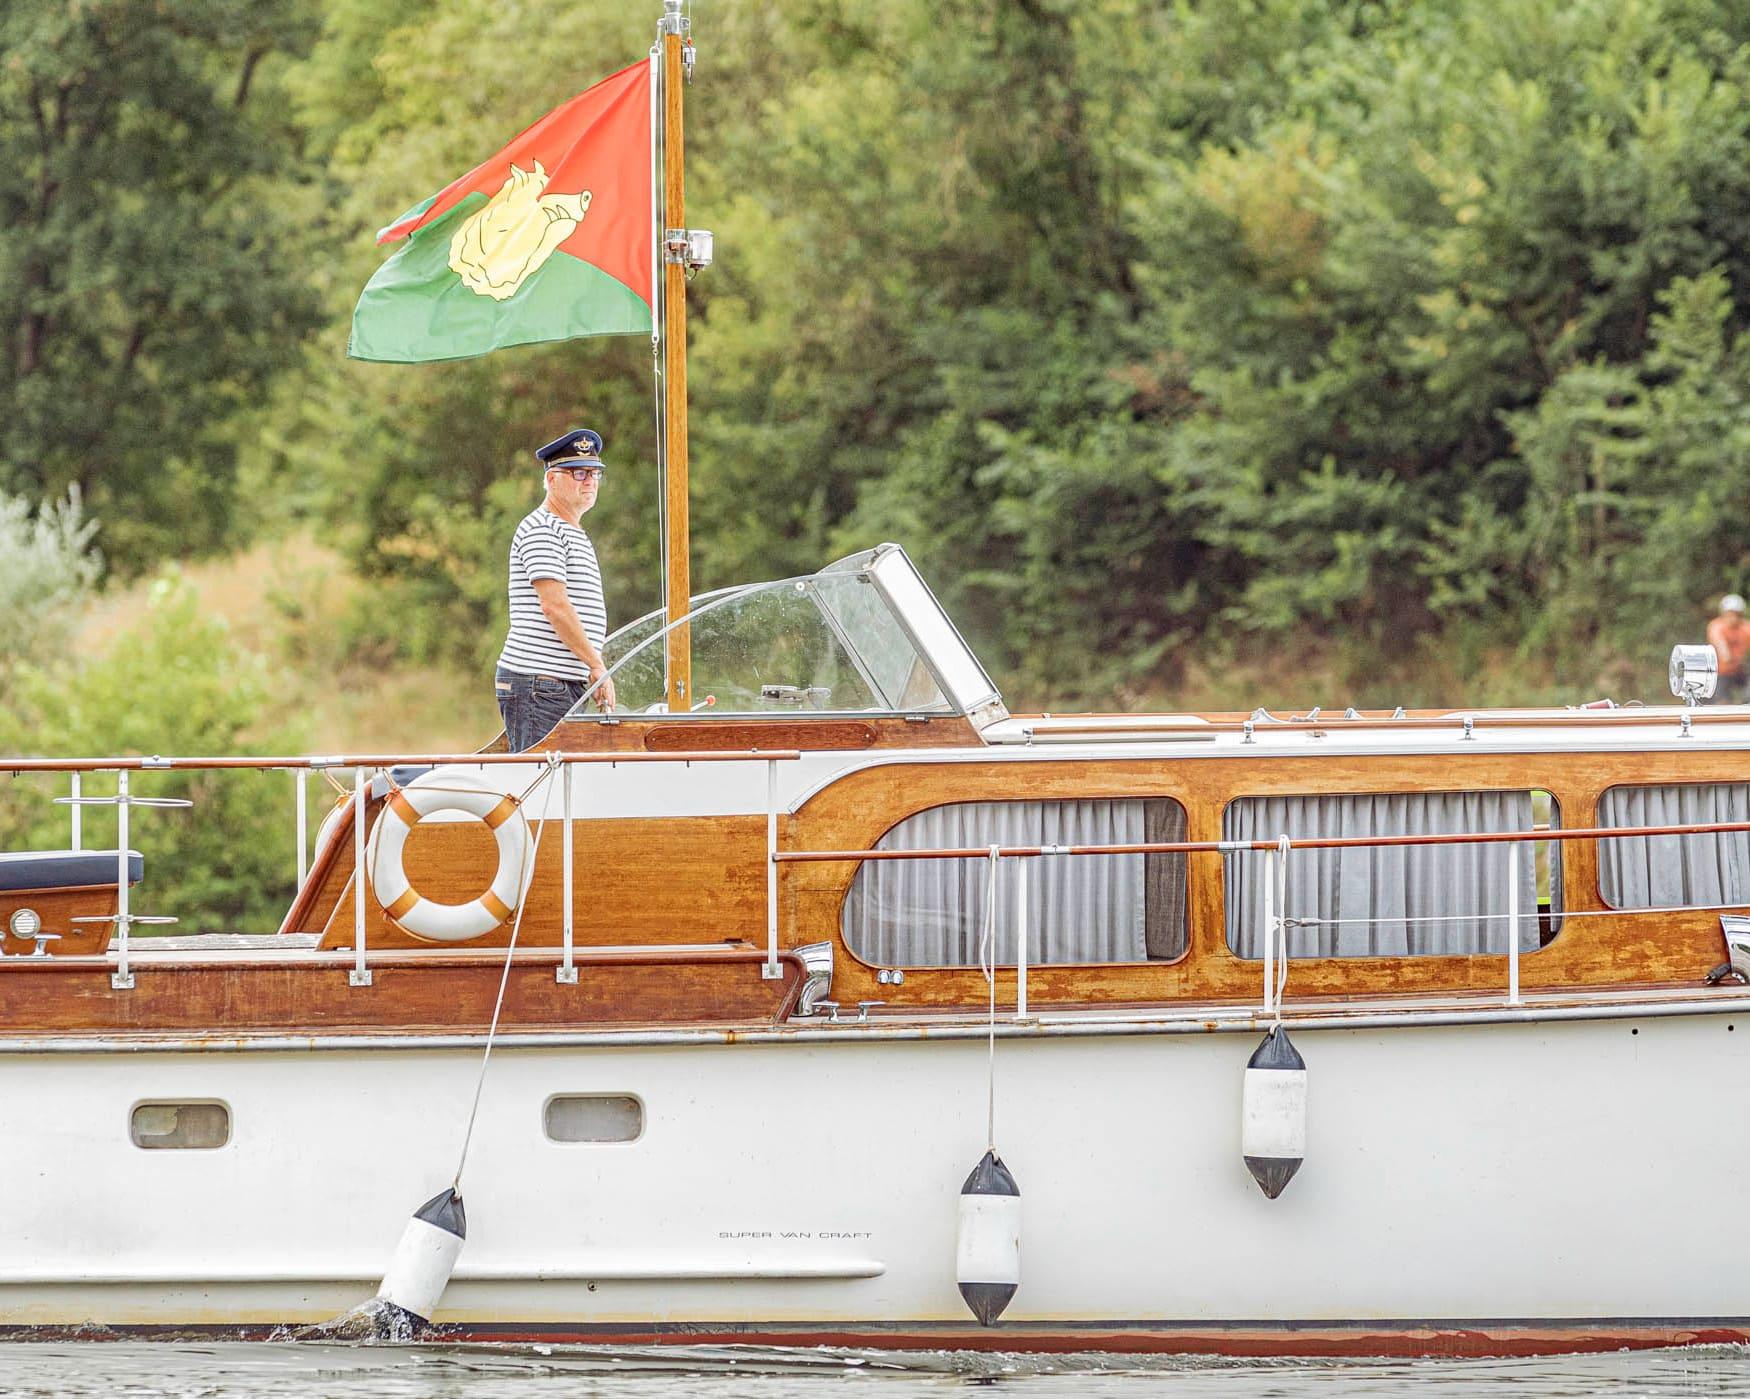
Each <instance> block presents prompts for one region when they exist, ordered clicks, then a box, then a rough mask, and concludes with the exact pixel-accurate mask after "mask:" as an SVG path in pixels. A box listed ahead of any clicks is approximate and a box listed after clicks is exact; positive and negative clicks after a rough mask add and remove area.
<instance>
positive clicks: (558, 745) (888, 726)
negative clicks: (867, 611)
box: [535, 714, 983, 753]
mask: <svg viewBox="0 0 1750 1400" xmlns="http://www.w3.org/2000/svg"><path fill="white" fill-rule="evenodd" d="M787 726H801V727H802V728H804V729H805V730H807V731H808V732H810V733H811V734H813V735H814V736H815V738H814V740H813V742H812V743H796V742H792V741H790V740H787V739H785V738H782V737H781V735H782V732H783V730H784V729H785V728H786V727H787ZM835 730H842V733H839V734H835V733H834V731H835ZM865 731H870V732H872V733H873V735H874V737H873V738H872V739H870V740H869V741H868V743H866V744H865V743H864V742H863V740H862V736H863V734H864V732H865ZM653 733H657V734H661V735H663V736H664V738H663V748H662V751H663V752H670V751H672V750H671V749H670V748H669V747H668V742H669V741H668V739H667V736H668V735H670V734H673V735H676V736H680V735H683V734H684V735H685V737H686V743H685V744H678V745H677V746H678V747H680V748H687V749H691V750H693V751H694V752H695V753H706V752H723V751H728V750H736V749H749V748H758V749H783V748H793V749H803V750H808V749H810V748H818V749H820V750H825V751H831V750H837V749H844V748H850V747H856V748H864V747H867V748H875V749H944V748H978V747H980V746H981V744H982V742H983V741H982V740H980V739H979V737H978V731H977V730H976V729H974V728H973V727H972V723H971V721H970V720H968V719H966V718H964V717H963V716H960V715H931V716H928V717H925V718H919V719H895V718H890V717H881V716H872V717H871V716H863V715H843V716H834V715H816V716H810V717H804V716H800V715H788V714H781V715H779V714H775V715H770V716H764V715H735V716H729V715H724V716H723V717H721V718H718V717H716V716H708V715H700V716H695V717H693V718H691V719H685V720H681V719H671V718H669V717H668V716H666V715H648V716H644V715H638V716H633V715H627V716H615V717H614V718H613V719H612V720H610V721H607V722H604V721H602V720H599V719H582V720H563V721H561V722H560V723H559V724H558V725H557V726H556V727H555V728H554V730H553V732H552V733H551V734H549V735H548V736H547V737H546V738H545V739H543V740H542V741H541V742H540V743H539V744H537V745H536V746H535V748H536V750H542V749H559V750H562V751H564V752H566V753H648V752H650V751H651V749H652V748H654V747H656V746H654V745H648V743H647V741H648V739H649V736H650V735H651V734H653ZM846 736H849V737H850V738H852V739H855V740H856V743H855V744H849V743H846V742H845V737H846Z"/></svg>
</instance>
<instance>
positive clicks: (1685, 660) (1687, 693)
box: [1667, 646, 1720, 709]
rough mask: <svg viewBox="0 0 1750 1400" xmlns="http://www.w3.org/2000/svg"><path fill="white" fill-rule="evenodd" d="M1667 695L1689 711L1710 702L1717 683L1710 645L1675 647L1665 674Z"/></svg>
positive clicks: (1717, 667) (1717, 663) (1716, 663)
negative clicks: (1669, 687)
mask: <svg viewBox="0 0 1750 1400" xmlns="http://www.w3.org/2000/svg"><path fill="white" fill-rule="evenodd" d="M1667 679H1668V680H1669V682H1670V684H1671V693H1672V694H1673V695H1675V696H1676V697H1677V698H1678V699H1679V700H1681V701H1682V702H1683V703H1684V704H1685V705H1687V706H1689V707H1690V708H1692V709H1693V708H1694V707H1695V706H1697V705H1699V704H1701V702H1702V701H1703V700H1711V699H1712V698H1713V694H1714V690H1715V688H1716V687H1717V686H1718V685H1719V680H1720V658H1719V656H1718V655H1717V654H1716V653H1715V651H1714V649H1713V648H1712V647H1711V646H1675V647H1672V648H1671V665H1670V668H1669V670H1668V671H1667Z"/></svg>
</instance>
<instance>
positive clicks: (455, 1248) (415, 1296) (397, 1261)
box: [377, 1187, 468, 1323]
mask: <svg viewBox="0 0 1750 1400" xmlns="http://www.w3.org/2000/svg"><path fill="white" fill-rule="evenodd" d="M467 1237H468V1218H467V1216H466V1215H464V1214H463V1212H462V1198H461V1196H460V1195H458V1194H457V1192H456V1191H455V1189H454V1188H453V1187H452V1188H449V1189H447V1190H444V1191H440V1192H439V1193H438V1194H437V1195H435V1196H433V1197H432V1198H431V1199H430V1200H429V1201H427V1202H426V1203H425V1204H424V1205H422V1206H421V1207H420V1208H419V1209H418V1210H416V1211H415V1212H414V1213H413V1218H412V1219H411V1220H409V1221H408V1222H407V1228H406V1229H405V1230H403V1231H402V1232H401V1242H400V1243H399V1244H397V1245H396V1246H395V1257H394V1259H393V1260H391V1261H390V1264H389V1272H388V1273H386V1274H385V1275H384V1276H383V1286H382V1287H381V1288H379V1289H378V1290H377V1298H378V1299H379V1300H380V1301H381V1302H384V1303H387V1304H389V1305H390V1306H391V1307H395V1308H399V1309H401V1311H402V1312H405V1313H408V1314H410V1315H411V1316H413V1317H415V1318H417V1319H418V1320H419V1321H420V1322H423V1323H429V1322H430V1321H431V1318H432V1314H433V1313H435V1312H436V1311H437V1305H438V1299H440V1298H442V1297H443V1296H444V1289H445V1287H446V1286H448V1284H449V1281H450V1275H451V1274H452V1273H454V1272H455V1269H456V1260H457V1259H458V1258H459V1257H460V1256H461V1253H462V1245H463V1243H464V1242H465V1241H466V1239H467Z"/></svg>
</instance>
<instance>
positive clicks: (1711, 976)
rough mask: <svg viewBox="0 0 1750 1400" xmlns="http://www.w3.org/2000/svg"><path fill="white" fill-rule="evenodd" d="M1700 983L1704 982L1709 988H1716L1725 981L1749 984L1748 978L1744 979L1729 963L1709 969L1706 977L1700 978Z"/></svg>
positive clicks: (1749, 978)
mask: <svg viewBox="0 0 1750 1400" xmlns="http://www.w3.org/2000/svg"><path fill="white" fill-rule="evenodd" d="M1702 981H1704V982H1706V983H1707V984H1708V986H1710V987H1717V986H1719V985H1720V984H1721V983H1722V982H1726V981H1731V982H1736V983H1739V984H1742V983H1745V982H1750V977H1746V976H1745V975H1744V974H1743V973H1742V972H1739V971H1738V969H1737V968H1735V967H1733V966H1732V965H1731V963H1729V962H1723V963H1721V964H1720V965H1719V966H1718V967H1715V968H1713V969H1711V970H1710V971H1709V972H1708V975H1707V976H1706V977H1704V978H1702Z"/></svg>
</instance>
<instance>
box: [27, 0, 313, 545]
mask: <svg viewBox="0 0 1750 1400" xmlns="http://www.w3.org/2000/svg"><path fill="white" fill-rule="evenodd" d="M309 28H310V22H309V12H308V9H307V7H306V4H305V0H175V3H174V4H162V3H158V0H106V3H73V4H70V3H67V0H14V3H10V4H8V5H7V6H6V7H5V8H4V9H3V10H0V55H4V58H3V60H0V228H3V229H4V237H3V238H0V403H3V404H4V405H5V406H6V410H7V411H6V412H5V413H4V414H0V489H4V490H8V491H12V492H14V493H21V494H25V495H29V496H38V495H49V494H58V493H60V492H62V491H64V490H65V489H66V487H67V485H68V484H69V483H77V484H78V485H80V486H81V487H82V488H83V489H84V491H85V493H86V496H87V499H89V500H90V501H91V502H92V505H93V507H94V508H95V509H96V510H97V511H98V513H99V514H100V515H102V516H103V517H104V518H105V519H106V520H108V521H109V522H110V526H109V530H108V532H107V534H106V536H105V538H106V541H107V544H108V552H109V561H110V563H111V565H112V566H114V567H116V568H119V569H120V570H122V571H123V572H130V573H131V572H137V571H139V570H140V569H142V568H143V567H144V566H145V565H147V564H149V563H150V562H151V561H152V560H153V559H155V558H157V557H159V556H161V555H163V554H166V553H174V552H182V551H187V550H191V549H202V548H209V547H211V546H212V545H214V544H215V543H217V542H219V541H221V540H223V539H224V538H226V536H227V533H228V531H229V530H230V528H231V525H232V510H233V497H232V492H231V489H230V487H231V475H232V472H233V470H234V465H235V456H236V441H237V437H238V428H239V423H238V419H239V416H240V415H241V414H244V413H245V412H246V411H247V410H248V408H249V407H250V402H251V396H252V395H253V394H254V393H255V392H257V391H258V390H259V389H260V387H261V386H262V385H264V384H266V383H267V382H269V380H270V379H271V378H272V376H273V375H274V374H276V373H277V372H278V371H279V370H281V369H283V368H284V367H285V366H286V365H287V364H289V363H291V362H292V361H293V360H294V359H295V358H296V354H297V347H298V343H299V341H300V340H301V338H302V337H303V336H304V335H306V334H308V333H309V332H310V331H311V330H312V329H313V327H314V321H313V313H314V310H315V307H314V304H313V302H312V301H311V299H310V297H309V296H308V294H307V292H306V291H305V289H304V287H303V285H302V279H303V274H302V272H301V270H300V268H299V266H298V262H299V259H298V257H297V253H298V251H299V249H300V239H299V237H298V229H297V228H296V226H295V224H294V223H293V222H291V221H289V220H288V218H287V214H288V213H291V214H293V215H297V214H301V213H302V211H301V210H300V209H299V199H298V190H297V186H296V183H295V179H296V174H297V161H296V143H297V133H296V131H295V130H294V129H293V128H291V127H290V126H289V125H288V124H287V122H286V120H285V117H286V112H285V107H284V104H283V102H280V101H278V100H277V94H276V91H275V90H276V88H277V87H278V84H279V81H280V78H281V76H282V75H283V72H284V68H285V64H286V61H287V58H288V56H292V55H295V54H296V53H297V52H298V50H299V49H300V48H301V47H302V46H303V45H304V43H305V42H306V41H307V39H308V31H309Z"/></svg>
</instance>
